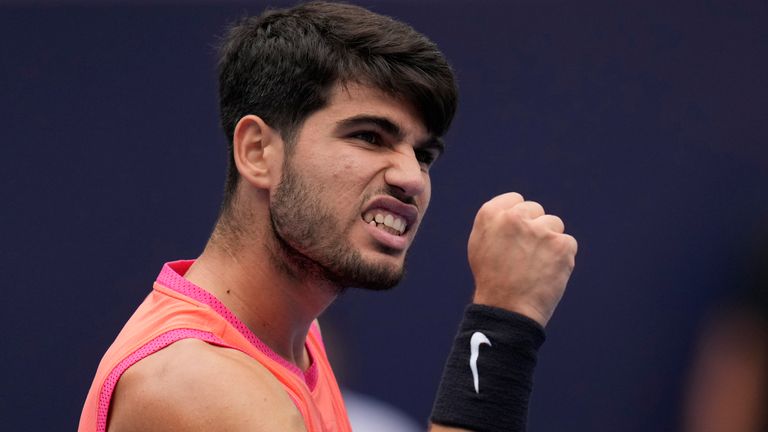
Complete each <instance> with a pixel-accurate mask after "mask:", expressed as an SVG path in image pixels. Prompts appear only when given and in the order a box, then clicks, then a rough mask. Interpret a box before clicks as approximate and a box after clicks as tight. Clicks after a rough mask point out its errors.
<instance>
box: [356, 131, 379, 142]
mask: <svg viewBox="0 0 768 432" xmlns="http://www.w3.org/2000/svg"><path fill="white" fill-rule="evenodd" d="M350 137H351V138H354V139H359V140H361V141H365V142H367V143H368V144H373V145H381V142H382V141H381V136H380V135H379V134H378V133H376V132H371V131H360V132H355V133H353V134H352V135H350Z"/></svg>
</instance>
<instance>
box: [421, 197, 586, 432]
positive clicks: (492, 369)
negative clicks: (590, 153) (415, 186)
mask: <svg viewBox="0 0 768 432" xmlns="http://www.w3.org/2000/svg"><path fill="white" fill-rule="evenodd" d="M564 230H565V227H564V225H563V222H562V220H561V219H560V218H558V217H556V216H553V215H547V214H546V213H545V212H544V209H543V208H542V207H541V205H539V204H538V203H535V202H531V201H524V200H523V197H522V196H520V195H519V194H517V193H508V194H504V195H500V196H498V197H496V198H494V199H492V200H491V201H489V202H487V203H486V204H484V205H483V207H482V208H481V209H480V211H479V212H478V214H477V217H476V218H475V224H474V226H473V228H472V233H471V234H470V238H469V244H468V248H467V250H468V255H469V263H470V266H471V268H472V273H473V275H474V279H475V295H474V299H473V302H474V304H475V305H483V306H486V307H483V306H472V307H469V308H467V313H466V314H465V318H464V321H463V322H462V326H461V328H460V330H459V334H458V335H457V338H456V341H455V342H454V347H453V350H452V352H451V354H450V356H449V358H448V361H447V363H446V367H445V370H444V373H443V378H442V380H441V384H440V389H439V390H438V396H437V399H436V402H435V407H434V409H433V413H432V421H433V424H432V428H431V430H432V431H440V432H443V431H460V430H475V429H482V430H491V431H514V432H522V431H525V429H526V421H527V407H528V398H529V396H530V392H531V386H532V376H533V369H534V367H535V364H536V355H537V351H538V348H539V346H540V345H541V343H542V342H543V340H544V333H543V327H544V326H545V325H546V324H547V322H549V319H550V318H551V316H552V314H553V312H554V309H555V307H556V306H557V304H558V302H559V301H560V298H561V297H562V295H563V292H564V290H565V285H566V283H567V282H568V278H569V277H570V274H571V272H572V270H573V267H574V264H575V255H576V250H577V244H576V240H575V239H574V238H573V237H571V236H570V235H567V234H565V233H564ZM478 333H480V335H477V334H478ZM485 345H487V348H486V347H485ZM470 347H471V348H470ZM481 347H482V348H481ZM478 368H479V370H480V372H478ZM470 369H471V372H470ZM480 376H482V378H480ZM473 380H474V382H473ZM473 384H474V386H473ZM453 427H457V428H453ZM462 427H463V428H465V429H461V428H462Z"/></svg>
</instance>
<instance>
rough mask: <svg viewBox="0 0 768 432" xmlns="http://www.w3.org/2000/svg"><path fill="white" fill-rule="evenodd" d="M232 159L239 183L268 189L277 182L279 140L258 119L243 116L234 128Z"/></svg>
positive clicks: (279, 138)
mask: <svg viewBox="0 0 768 432" xmlns="http://www.w3.org/2000/svg"><path fill="white" fill-rule="evenodd" d="M232 156H233V157H234V161H235V166H236V167H237V171H238V172H239V173H240V178H241V180H242V181H245V182H247V183H248V184H251V185H253V186H254V187H256V188H259V189H271V187H272V186H274V185H275V184H277V182H279V181H280V168H281V167H282V164H283V140H282V138H281V137H280V134H279V133H278V132H277V131H276V130H274V129H272V128H271V127H269V125H267V124H266V123H265V122H264V120H262V119H261V117H259V116H256V115H247V116H245V117H243V118H241V119H240V121H238V122H237V125H236V126H235V133H234V136H233V139H232Z"/></svg>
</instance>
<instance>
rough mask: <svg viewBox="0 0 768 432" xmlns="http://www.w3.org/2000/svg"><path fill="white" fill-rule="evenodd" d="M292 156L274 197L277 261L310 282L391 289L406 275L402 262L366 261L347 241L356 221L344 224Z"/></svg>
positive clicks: (288, 158) (277, 263) (344, 286)
mask: <svg viewBox="0 0 768 432" xmlns="http://www.w3.org/2000/svg"><path fill="white" fill-rule="evenodd" d="M290 159H291V157H290V156H288V157H287V158H286V161H285V163H284V165H283V176H282V178H281V180H280V184H279V185H278V187H277V189H276V190H275V193H274V194H273V196H272V199H271V201H270V220H271V228H272V234H273V237H274V239H275V244H276V246H277V249H278V250H277V251H273V254H272V255H273V260H274V261H275V264H276V265H278V266H279V267H280V268H281V269H282V270H283V271H284V272H286V273H287V274H289V275H290V276H292V277H294V278H297V279H300V280H308V281H310V283H312V282H313V281H314V282H316V283H329V284H330V285H332V286H333V287H335V288H336V289H338V290H339V291H343V290H344V289H345V288H348V287H357V288H364V289H369V290H377V291H380V290H387V289H390V288H392V287H394V286H396V285H397V284H398V283H399V282H400V280H402V278H403V274H404V265H400V266H396V265H395V266H393V265H387V264H385V263H376V262H370V261H367V260H365V259H364V258H363V257H362V255H361V254H360V251H358V250H357V249H356V248H355V247H354V246H353V245H352V244H350V241H349V231H350V229H351V228H352V227H353V226H354V223H351V224H347V225H343V224H341V223H340V222H339V221H338V219H337V218H336V217H335V215H334V214H333V212H332V211H331V210H330V209H328V208H326V207H325V206H324V205H323V203H322V200H321V198H320V197H321V196H322V193H321V187H318V186H314V185H313V186H311V185H310V184H309V182H305V181H304V179H303V178H302V177H301V176H300V175H299V174H298V172H297V171H296V170H295V169H294V168H293V165H292V163H291V160H290Z"/></svg>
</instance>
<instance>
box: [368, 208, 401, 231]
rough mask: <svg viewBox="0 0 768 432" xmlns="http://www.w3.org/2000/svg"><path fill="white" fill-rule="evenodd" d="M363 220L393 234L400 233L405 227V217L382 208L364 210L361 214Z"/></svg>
mask: <svg viewBox="0 0 768 432" xmlns="http://www.w3.org/2000/svg"><path fill="white" fill-rule="evenodd" d="M363 220H365V222H367V223H368V224H370V225H373V226H376V227H377V228H380V229H384V230H385V231H387V232H389V233H390V234H394V235H402V234H403V233H404V232H405V228H406V227H407V224H406V223H405V219H403V218H401V217H400V216H396V215H393V214H391V213H388V212H385V211H383V210H371V211H369V212H366V213H365V214H364V215H363ZM385 228H389V229H385Z"/></svg>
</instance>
